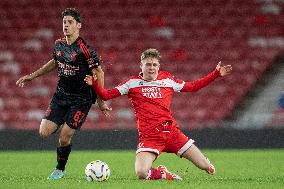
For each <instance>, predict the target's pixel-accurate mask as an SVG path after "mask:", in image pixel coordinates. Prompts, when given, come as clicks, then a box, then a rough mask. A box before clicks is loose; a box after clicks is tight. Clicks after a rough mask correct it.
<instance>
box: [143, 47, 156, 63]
mask: <svg viewBox="0 0 284 189" xmlns="http://www.w3.org/2000/svg"><path fill="white" fill-rule="evenodd" d="M146 58H157V59H158V60H159V61H160V59H161V55H160V52H159V51H158V50H157V49H153V48H150V49H147V50H145V51H144V52H143V53H142V54H141V61H142V60H144V59H146Z"/></svg>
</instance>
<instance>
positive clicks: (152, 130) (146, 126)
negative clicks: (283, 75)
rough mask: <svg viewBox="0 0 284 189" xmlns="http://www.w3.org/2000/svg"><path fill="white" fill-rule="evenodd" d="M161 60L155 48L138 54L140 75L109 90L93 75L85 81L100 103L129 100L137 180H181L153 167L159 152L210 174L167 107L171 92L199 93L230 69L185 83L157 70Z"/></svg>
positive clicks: (220, 68)
mask: <svg viewBox="0 0 284 189" xmlns="http://www.w3.org/2000/svg"><path fill="white" fill-rule="evenodd" d="M160 58H161V56H160V53H159V52H158V51H157V50H156V49H147V50H146V51H144V52H143V53H142V55H141V64H140V68H141V70H142V72H141V73H140V74H139V75H137V76H133V77H130V78H129V79H127V80H126V81H124V82H122V83H121V84H120V85H118V86H117V87H115V88H113V89H110V90H106V89H104V88H103V87H102V86H101V85H100V83H99V82H98V80H97V78H96V76H93V77H92V76H89V75H88V76H86V78H85V82H86V83H87V84H88V85H91V86H92V87H93V89H94V90H95V91H96V93H97V94H98V95H99V96H100V97H101V99H103V100H109V99H113V98H116V97H118V96H121V95H127V96H128V98H129V100H130V101H131V103H132V106H133V108H134V112H135V116H136V125H137V129H138V132H139V143H138V146H137V151H136V161H135V171H136V174H137V176H138V178H139V179H150V180H159V179H166V180H182V178H181V177H180V176H178V175H176V174H173V173H171V172H169V171H168V170H167V168H166V167H165V166H163V165H160V166H158V167H157V168H154V167H152V164H153V162H154V161H155V160H156V158H157V157H158V156H159V155H160V154H161V152H168V153H175V154H177V155H178V156H180V157H184V158H186V159H188V160H190V161H191V162H192V163H193V164H194V165H196V166H197V167H199V168H200V169H202V170H205V171H206V172H207V173H209V174H212V175H213V174H214V173H215V168H214V166H213V165H212V164H211V163H210V161H209V160H208V159H207V158H206V157H205V156H204V155H203V154H202V153H201V152H200V150H199V149H198V148H197V147H196V146H195V145H194V140H193V139H191V138H188V137H187V136H185V135H184V134H183V133H182V132H181V131H180V129H179V126H178V124H177V123H176V121H175V119H174V118H173V115H172V112H171V110H170V105H171V102H172V96H173V94H174V92H195V91H198V90H199V89H201V88H203V87H205V86H207V85H208V84H209V83H211V82H212V81H214V80H215V79H216V78H218V77H220V76H225V75H228V74H230V73H231V71H232V67H231V65H226V66H221V63H219V64H218V65H217V67H216V69H215V70H214V71H212V72H211V73H209V74H208V75H207V76H205V77H203V78H201V79H199V80H196V81H192V82H185V81H183V80H180V79H176V78H174V77H173V76H172V75H171V74H170V73H169V72H165V71H159V69H160Z"/></svg>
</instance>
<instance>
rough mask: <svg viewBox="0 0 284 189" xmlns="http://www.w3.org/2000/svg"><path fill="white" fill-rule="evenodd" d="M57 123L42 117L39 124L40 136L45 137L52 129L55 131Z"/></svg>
mask: <svg viewBox="0 0 284 189" xmlns="http://www.w3.org/2000/svg"><path fill="white" fill-rule="evenodd" d="M56 129H57V125H56V123H54V122H52V121H49V120H47V119H42V120H41V123H40V126H39V135H40V136H41V137H47V136H49V135H51V134H52V133H53V132H54V131H56Z"/></svg>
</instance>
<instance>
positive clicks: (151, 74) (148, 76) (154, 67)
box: [140, 57, 160, 81]
mask: <svg viewBox="0 0 284 189" xmlns="http://www.w3.org/2000/svg"><path fill="white" fill-rule="evenodd" d="M140 68H141V70H142V73H143V79H145V80H147V81H153V80H155V79H157V76H158V72H159V69H160V63H159V60H158V59H157V58H150V57H149V58H145V59H144V60H142V61H141V65H140Z"/></svg>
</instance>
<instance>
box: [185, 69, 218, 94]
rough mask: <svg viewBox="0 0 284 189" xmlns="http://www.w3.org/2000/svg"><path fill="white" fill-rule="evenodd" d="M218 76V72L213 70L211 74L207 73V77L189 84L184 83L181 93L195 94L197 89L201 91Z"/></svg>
mask: <svg viewBox="0 0 284 189" xmlns="http://www.w3.org/2000/svg"><path fill="white" fill-rule="evenodd" d="M219 76H220V72H219V71H218V70H216V69H215V70H214V71H213V72H211V73H209V74H208V75H207V76H205V77H203V78H201V79H198V80H195V81H191V82H185V84H184V86H183V88H182V89H181V92H195V91H198V90H199V89H202V88H203V87H205V86H207V85H208V84H209V83H211V82H212V81H214V80H215V79H216V78H217V77H219Z"/></svg>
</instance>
